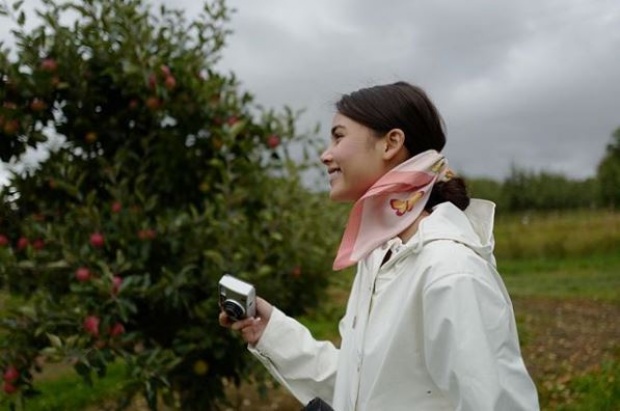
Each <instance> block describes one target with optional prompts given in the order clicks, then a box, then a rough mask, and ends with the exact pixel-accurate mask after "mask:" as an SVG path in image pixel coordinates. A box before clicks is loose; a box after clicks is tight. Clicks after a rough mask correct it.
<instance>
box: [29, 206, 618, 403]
mask: <svg viewBox="0 0 620 411" xmlns="http://www.w3.org/2000/svg"><path fill="white" fill-rule="evenodd" d="M496 243H497V249H496V250H497V252H496V255H497V259H498V266H499V268H500V271H501V273H502V275H503V277H504V279H505V282H506V285H507V287H508V289H509V292H510V294H511V296H512V298H513V303H514V306H515V312H516V315H517V321H518V325H519V330H520V337H521V343H522V349H523V354H524V357H525V360H526V363H527V365H528V368H529V369H530V372H531V373H532V375H533V377H534V379H535V381H536V384H537V386H538V389H539V393H540V399H541V405H542V409H543V410H549V411H551V410H563V411H567V410H572V411H578V410H584V411H585V410H588V411H590V410H597V411H614V410H619V409H620V323H619V322H618V320H617V319H618V318H620V213H611V212H601V211H580V212H570V213H568V212H567V213H563V214H559V213H551V214H531V215H518V216H517V215H512V216H499V218H498V221H497V224H496ZM351 277H352V272H351V271H347V272H345V274H340V275H338V276H337V277H336V276H334V281H333V284H332V286H331V288H330V290H329V292H328V293H329V296H330V299H329V303H326V304H324V305H322V306H321V308H320V309H319V310H316V311H313V312H312V313H310V314H309V315H307V316H305V317H304V318H302V321H303V322H305V323H306V324H307V325H308V326H309V327H310V328H311V329H312V330H313V332H314V333H315V335H317V336H319V337H321V338H328V339H333V340H337V335H336V332H337V331H336V330H337V321H338V319H339V317H340V316H341V315H342V312H343V309H344V302H345V301H346V298H347V293H348V287H349V283H350V280H351ZM247 355H248V356H249V354H247ZM123 379H124V375H123V372H122V368H121V367H120V365H119V366H118V367H112V370H111V372H110V375H108V377H107V378H105V379H103V380H100V381H97V382H96V383H95V385H94V387H93V388H89V387H86V386H85V385H83V384H82V383H81V381H80V380H79V378H78V377H76V376H75V375H74V373H72V372H71V371H70V370H66V369H60V370H58V369H57V370H56V371H53V372H48V373H46V375H45V377H44V378H42V380H41V383H40V384H39V385H40V388H41V389H42V391H43V393H44V395H43V396H41V398H40V399H38V400H36V401H33V402H32V403H29V406H28V408H27V409H28V410H34V411H37V410H83V409H89V410H97V409H101V407H100V406H97V405H96V404H98V403H101V402H104V401H105V400H106V399H109V398H113V397H114V395H115V393H116V392H118V390H119V387H120V386H121V384H122V381H123ZM255 391H256V390H255V388H254V387H253V386H251V385H244V386H242V387H241V388H238V389H236V388H231V390H230V399H231V403H232V405H231V406H230V408H228V409H248V410H249V409H253V410H263V409H264V410H267V409H270V410H273V409H278V410H289V409H291V410H297V409H299V405H298V404H297V403H296V402H295V401H294V400H293V399H292V398H291V397H290V396H289V395H288V394H286V393H284V392H283V391H282V390H281V389H278V388H272V391H271V392H270V394H269V396H268V398H266V399H265V398H263V399H261V398H260V397H259V396H258V395H257V394H256V392H255ZM274 403H277V404H279V405H278V406H277V407H275V406H274ZM86 404H90V407H89V408H87V407H86ZM131 409H134V410H137V409H143V407H142V406H140V405H135V406H133V408H131ZM225 409H226V408H225Z"/></svg>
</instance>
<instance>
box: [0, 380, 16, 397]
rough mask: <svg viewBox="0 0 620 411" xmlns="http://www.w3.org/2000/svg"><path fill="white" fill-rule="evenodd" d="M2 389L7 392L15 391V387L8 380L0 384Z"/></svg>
mask: <svg viewBox="0 0 620 411" xmlns="http://www.w3.org/2000/svg"><path fill="white" fill-rule="evenodd" d="M2 391H4V392H5V393H7V394H13V393H15V391H17V387H16V386H14V385H13V384H11V383H10V382H5V383H4V384H3V385H2Z"/></svg>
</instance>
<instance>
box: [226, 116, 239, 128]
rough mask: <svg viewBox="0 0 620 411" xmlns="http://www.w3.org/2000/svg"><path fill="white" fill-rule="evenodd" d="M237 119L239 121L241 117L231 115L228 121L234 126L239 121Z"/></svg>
mask: <svg viewBox="0 0 620 411" xmlns="http://www.w3.org/2000/svg"><path fill="white" fill-rule="evenodd" d="M237 121H239V118H237V117H236V116H230V117H229V118H228V120H226V123H227V124H228V125H229V126H234V125H235V124H236V123H237Z"/></svg>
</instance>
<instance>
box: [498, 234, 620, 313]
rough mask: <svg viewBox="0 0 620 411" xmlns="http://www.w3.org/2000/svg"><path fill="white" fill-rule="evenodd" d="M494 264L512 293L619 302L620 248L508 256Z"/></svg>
mask: <svg viewBox="0 0 620 411" xmlns="http://www.w3.org/2000/svg"><path fill="white" fill-rule="evenodd" d="M619 247H620V242H619ZM619 251H620V250H619ZM498 268H499V270H500V272H501V273H502V276H503V278H504V281H505V283H506V287H507V288H508V290H509V291H510V294H511V295H512V296H516V297H550V298H586V299H591V300H595V301H607V302H616V303H620V275H618V274H619V273H620V252H619V253H618V254H598V255H591V256H578V257H573V258H568V257H565V258H558V257H552V258H536V259H511V260H505V261H499V262H498Z"/></svg>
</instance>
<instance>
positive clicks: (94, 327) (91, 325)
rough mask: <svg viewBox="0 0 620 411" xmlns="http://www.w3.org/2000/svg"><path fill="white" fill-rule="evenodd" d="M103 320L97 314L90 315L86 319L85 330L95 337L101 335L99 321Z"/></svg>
mask: <svg viewBox="0 0 620 411" xmlns="http://www.w3.org/2000/svg"><path fill="white" fill-rule="evenodd" d="M100 322H101V320H100V319H99V317H97V316H96V315H89V316H88V317H86V318H85V319H84V324H83V325H84V330H85V331H86V333H87V334H90V335H92V336H93V337H98V336H99V323H100Z"/></svg>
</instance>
